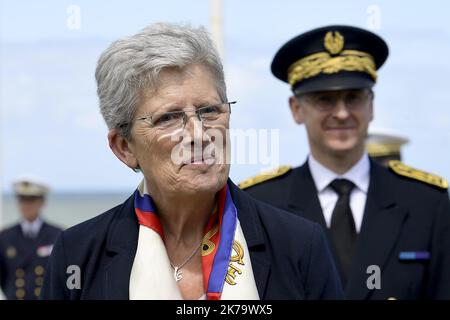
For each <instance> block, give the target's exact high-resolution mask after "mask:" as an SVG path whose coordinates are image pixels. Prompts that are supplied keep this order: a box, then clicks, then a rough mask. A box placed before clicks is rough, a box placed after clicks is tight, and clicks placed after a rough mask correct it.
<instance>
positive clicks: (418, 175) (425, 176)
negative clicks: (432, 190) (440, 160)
mask: <svg viewBox="0 0 450 320" xmlns="http://www.w3.org/2000/svg"><path fill="white" fill-rule="evenodd" d="M389 168H390V169H391V170H392V171H394V172H395V173H396V174H398V175H400V176H403V177H407V178H411V179H414V180H419V181H421V182H425V183H428V184H431V185H433V186H436V187H439V188H442V189H447V188H448V182H447V180H445V179H444V178H442V177H439V176H437V175H434V174H431V173H428V172H425V171H421V170H418V169H414V168H412V167H410V166H407V165H406V164H404V163H402V162H400V161H398V160H391V161H389Z"/></svg>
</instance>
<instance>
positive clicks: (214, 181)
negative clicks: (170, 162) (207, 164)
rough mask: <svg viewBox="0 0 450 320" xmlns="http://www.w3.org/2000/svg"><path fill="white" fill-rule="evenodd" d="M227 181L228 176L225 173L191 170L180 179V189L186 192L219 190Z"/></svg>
mask: <svg viewBox="0 0 450 320" xmlns="http://www.w3.org/2000/svg"><path fill="white" fill-rule="evenodd" d="M226 182H227V176H226V175H224V174H223V173H219V172H214V171H212V170H211V171H206V172H197V173H195V174H194V172H191V174H186V175H184V177H183V178H182V179H180V180H179V183H180V189H182V190H183V192H186V193H199V192H214V193H215V192H217V191H219V190H220V189H221V188H222V187H223V186H224V185H225V183H226Z"/></svg>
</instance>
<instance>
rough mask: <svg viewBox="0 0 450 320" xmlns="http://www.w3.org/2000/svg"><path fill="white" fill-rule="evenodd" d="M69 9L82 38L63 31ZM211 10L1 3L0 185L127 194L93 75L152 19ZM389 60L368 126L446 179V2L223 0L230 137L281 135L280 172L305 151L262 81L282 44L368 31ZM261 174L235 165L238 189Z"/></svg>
mask: <svg viewBox="0 0 450 320" xmlns="http://www.w3.org/2000/svg"><path fill="white" fill-rule="evenodd" d="M70 5H76V6H77V7H78V8H79V9H80V28H79V29H70V28H68V27H67V20H68V19H69V18H70V13H68V12H67V10H68V8H69V6H70ZM208 5H209V3H208V1H206V0H200V1H181V0H168V1H61V0H59V1H17V0H16V1H6V0H0V105H1V118H0V121H1V122H0V124H1V128H0V135H1V149H0V150H1V153H0V161H1V167H0V175H1V183H2V185H3V188H4V189H5V190H7V191H8V190H10V183H11V180H12V179H14V177H16V176H18V175H20V174H22V173H27V172H28V173H34V174H36V175H39V176H41V177H43V178H45V179H46V180H47V181H49V183H50V184H51V186H52V188H53V190H55V191H98V190H103V191H114V190H130V191H131V190H132V189H133V188H135V186H136V184H137V183H138V181H139V180H140V176H139V175H136V174H135V173H133V172H131V170H129V169H128V168H126V167H125V166H124V165H123V164H122V163H121V162H119V160H117V159H116V158H115V156H114V155H113V154H112V152H111V151H110V150H109V147H108V145H107V139H106V134H107V131H106V126H105V125H104V124H103V120H102V118H101V116H100V113H99V111H98V104H97V97H96V86H95V81H94V70H95V65H96V61H97V59H98V57H99V55H100V53H101V52H102V50H104V49H105V48H106V47H107V46H108V45H109V44H110V43H111V42H112V41H113V40H116V39H117V38H119V37H123V36H126V35H130V34H133V33H135V32H137V31H139V30H140V29H142V28H143V27H145V26H146V25H148V24H150V23H152V22H158V21H170V22H185V21H189V22H191V23H192V24H193V25H200V24H201V25H205V26H208V24H209V8H208ZM374 8H375V10H377V12H379V19H377V21H378V22H379V24H378V25H377V29H375V30H374V31H375V32H376V33H378V34H379V35H381V36H382V37H383V38H384V39H385V40H386V41H387V42H388V44H389V47H390V57H389V58H388V61H387V63H386V64H385V65H384V66H383V67H382V69H380V71H379V83H378V84H377V85H376V87H375V93H376V100H375V120H374V121H373V123H372V126H373V127H376V128H388V129H391V130H393V131H395V132H397V133H399V134H402V135H404V136H407V137H408V138H409V139H410V140H411V142H410V143H409V144H408V145H407V146H406V147H405V148H404V161H405V162H406V163H408V164H410V165H412V166H415V167H418V168H421V169H424V170H426V171H430V172H434V173H436V174H440V175H443V176H444V177H446V178H447V179H449V178H450V165H449V162H450V148H449V146H450V95H449V94H448V92H449V89H450V82H449V80H448V76H449V75H450V59H449V58H448V57H450V24H449V23H448V19H449V15H450V3H449V2H448V1H426V2H424V1H416V2H414V3H413V2H411V1H320V0H317V1H313V2H312V1H298V0H297V1H275V0H273V1H272V0H270V1H256V0H250V1H238V0H223V20H224V25H223V31H224V45H225V55H224V65H225V69H226V77H227V84H228V95H229V97H230V99H231V100H234V99H236V100H238V104H237V105H236V106H235V108H234V109H233V113H232V127H234V128H243V129H248V128H261V129H262V128H279V129H280V131H279V134H280V152H281V154H280V163H281V164H290V165H299V164H301V163H302V162H303V161H304V159H305V157H306V155H307V152H308V145H307V141H306V135H305V132H304V128H303V127H301V126H298V125H295V124H294V122H293V120H292V119H291V116H290V113H289V110H288V106H287V98H288V95H289V94H290V92H289V88H288V86H287V85H286V84H284V83H282V82H280V81H278V80H277V79H275V78H274V77H273V76H272V75H271V73H270V68H269V66H270V62H271V59H272V57H273V55H274V53H275V52H276V50H277V49H278V48H279V47H280V46H281V45H282V44H283V43H284V42H286V41H287V40H288V39H290V38H292V37H293V36H295V35H297V34H299V33H301V32H304V31H307V30H309V29H312V28H315V27H318V26H323V25H328V24H350V25H355V26H359V27H364V28H367V27H371V25H370V24H368V23H370V21H373V19H372V18H373V17H374V16H373V13H372V12H373V10H374ZM260 167H261V165H235V166H233V167H232V171H231V177H232V178H233V179H234V180H235V181H239V180H242V179H244V178H246V177H248V176H251V175H253V174H256V173H258V172H259V170H260Z"/></svg>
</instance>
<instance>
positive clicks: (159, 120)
mask: <svg viewBox="0 0 450 320" xmlns="http://www.w3.org/2000/svg"><path fill="white" fill-rule="evenodd" d="M178 118H179V115H178V114H177V113H165V114H163V115H161V116H160V117H159V118H157V120H156V123H166V122H171V121H174V120H177V119H178Z"/></svg>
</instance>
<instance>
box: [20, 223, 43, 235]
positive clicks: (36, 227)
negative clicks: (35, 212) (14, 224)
mask: <svg viewBox="0 0 450 320" xmlns="http://www.w3.org/2000/svg"><path fill="white" fill-rule="evenodd" d="M42 224H43V221H42V219H41V218H36V219H34V220H33V221H32V222H30V221H27V220H23V221H22V222H21V223H20V227H21V228H22V233H23V234H24V235H25V236H28V237H30V238H36V237H37V235H38V234H39V231H40V230H41V227H42Z"/></svg>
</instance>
